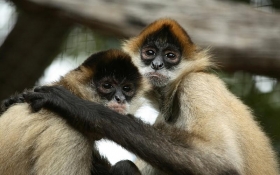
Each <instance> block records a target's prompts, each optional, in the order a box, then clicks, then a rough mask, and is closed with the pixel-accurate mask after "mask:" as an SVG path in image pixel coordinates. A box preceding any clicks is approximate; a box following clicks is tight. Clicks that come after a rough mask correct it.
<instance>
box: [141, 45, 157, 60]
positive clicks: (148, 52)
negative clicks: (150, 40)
mask: <svg viewBox="0 0 280 175" xmlns="http://www.w3.org/2000/svg"><path fill="white" fill-rule="evenodd" d="M141 55H142V59H144V60H152V59H154V57H155V55H156V51H155V49H153V48H151V47H147V48H143V49H142V51H141Z"/></svg>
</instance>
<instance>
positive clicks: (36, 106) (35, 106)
mask: <svg viewBox="0 0 280 175" xmlns="http://www.w3.org/2000/svg"><path fill="white" fill-rule="evenodd" d="M45 105H46V100H45V99H37V100H35V101H32V102H31V103H30V106H31V108H32V111H34V112H38V111H40V110H41V109H42V108H43V107H44V106H45Z"/></svg>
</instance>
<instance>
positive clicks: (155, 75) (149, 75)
mask: <svg viewBox="0 0 280 175" xmlns="http://www.w3.org/2000/svg"><path fill="white" fill-rule="evenodd" d="M146 76H147V77H149V78H159V79H163V78H165V76H164V75H162V74H160V73H158V72H149V73H147V74H146Z"/></svg>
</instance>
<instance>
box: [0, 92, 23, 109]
mask: <svg viewBox="0 0 280 175" xmlns="http://www.w3.org/2000/svg"><path fill="white" fill-rule="evenodd" d="M24 102H25V100H24V98H23V96H22V94H15V95H13V96H11V97H9V98H7V99H5V100H3V101H2V103H1V110H0V113H3V112H5V111H6V110H7V109H8V108H10V107H11V106H12V105H14V104H16V103H24Z"/></svg>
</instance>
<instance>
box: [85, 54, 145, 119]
mask: <svg viewBox="0 0 280 175" xmlns="http://www.w3.org/2000/svg"><path fill="white" fill-rule="evenodd" d="M82 67H84V68H85V69H86V70H88V71H87V72H88V76H87V77H88V78H87V79H86V80H85V82H86V83H85V84H90V89H92V90H93V91H94V93H93V94H94V95H91V96H92V97H93V98H94V100H92V101H98V102H99V103H101V104H103V105H105V106H107V107H109V108H111V109H112V110H115V111H116V112H119V113H121V114H126V113H127V111H128V110H129V109H128V108H129V104H130V103H131V102H132V100H133V98H134V97H135V96H136V95H137V94H138V93H139V89H141V87H142V86H143V84H142V76H141V74H140V73H139V71H138V69H137V67H136V66H135V65H134V64H133V63H132V61H131V57H130V56H129V55H128V54H126V53H124V52H121V51H118V50H108V51H103V52H99V53H96V54H93V55H92V56H90V57H89V58H88V59H87V60H86V61H85V62H84V63H83V64H82ZM83 72H86V71H83ZM82 77H85V76H82ZM87 82H90V83H87Z"/></svg>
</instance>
